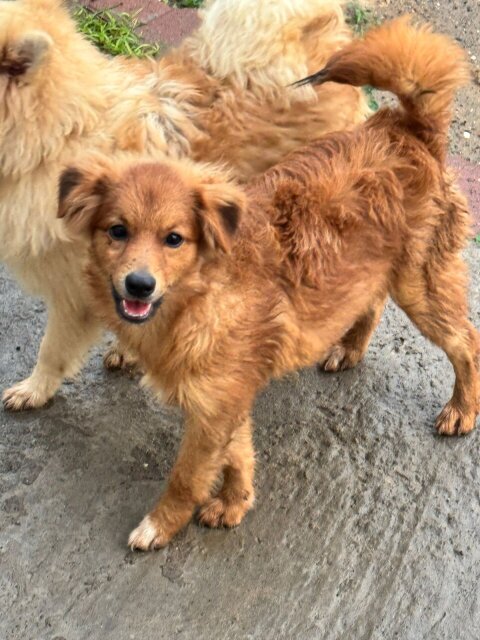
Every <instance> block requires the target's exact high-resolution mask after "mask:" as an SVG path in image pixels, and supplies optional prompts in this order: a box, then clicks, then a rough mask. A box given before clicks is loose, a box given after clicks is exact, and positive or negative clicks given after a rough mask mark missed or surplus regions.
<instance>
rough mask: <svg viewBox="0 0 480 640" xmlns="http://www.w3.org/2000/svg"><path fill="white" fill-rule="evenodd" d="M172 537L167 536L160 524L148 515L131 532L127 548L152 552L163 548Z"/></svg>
mask: <svg viewBox="0 0 480 640" xmlns="http://www.w3.org/2000/svg"><path fill="white" fill-rule="evenodd" d="M171 539H172V535H168V534H167V532H166V530H165V529H164V527H162V525H161V523H160V522H159V521H158V520H156V519H155V518H152V517H151V516H150V515H148V516H145V518H144V519H143V520H142V521H141V522H140V524H139V525H138V527H137V528H136V529H134V530H133V531H132V533H131V534H130V536H129V538H128V546H129V547H130V548H131V549H132V551H133V550H134V549H139V550H140V551H153V550H154V549H161V548H162V547H165V546H166V545H167V544H168V543H169V542H170V540H171Z"/></svg>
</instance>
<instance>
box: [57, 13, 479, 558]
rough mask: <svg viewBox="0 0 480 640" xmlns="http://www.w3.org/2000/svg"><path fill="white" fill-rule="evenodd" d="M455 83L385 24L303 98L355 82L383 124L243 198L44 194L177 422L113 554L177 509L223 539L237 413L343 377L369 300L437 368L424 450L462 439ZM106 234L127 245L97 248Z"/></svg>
mask: <svg viewBox="0 0 480 640" xmlns="http://www.w3.org/2000/svg"><path fill="white" fill-rule="evenodd" d="M405 55H408V60H405V57H404V56H405ZM467 78H468V70H467V65H466V62H465V56H464V54H463V52H462V50H461V49H460V48H459V47H458V46H457V45H456V44H455V43H454V42H453V41H451V40H450V39H449V38H447V37H445V36H440V35H436V34H433V33H431V31H430V30H429V29H428V28H425V27H421V28H414V27H412V26H411V25H410V23H409V22H408V21H407V20H397V21H394V22H392V23H390V24H386V25H385V26H383V27H380V28H379V29H377V30H375V31H374V32H372V33H370V34H369V35H367V37H366V38H365V40H364V41H363V42H355V43H352V44H351V45H349V46H348V47H346V48H345V49H344V50H343V51H342V52H340V53H338V54H336V55H335V56H334V57H333V58H332V59H331V60H330V61H329V62H328V64H327V66H326V68H325V69H324V70H323V71H322V72H321V73H320V74H317V75H316V76H315V78H314V79H315V80H317V81H328V80H332V79H335V80H339V81H342V82H352V83H355V84H364V83H367V82H369V83H370V84H372V85H374V86H378V87H379V88H382V89H384V88H388V89H390V90H392V91H394V92H395V93H396V94H397V95H398V96H399V98H400V100H401V102H402V105H403V107H399V108H398V109H383V110H381V111H380V112H379V113H377V114H376V115H375V116H373V117H372V118H370V120H369V121H368V122H367V123H366V124H364V125H363V126H360V127H358V128H357V129H356V130H355V131H353V132H351V133H335V134H330V135H328V136H326V137H324V138H322V139H320V140H317V141H316V142H314V143H312V144H311V145H310V146H308V147H305V148H304V149H302V150H299V151H297V152H294V153H293V154H292V155H291V156H290V157H289V158H288V159H286V160H285V161H284V162H282V163H281V164H279V165H278V166H276V167H274V168H272V169H270V170H269V171H267V172H266V173H265V174H264V175H263V176H262V177H258V178H256V179H254V180H253V181H251V182H250V183H249V185H248V186H247V188H246V193H244V192H243V191H242V190H240V189H239V188H238V187H236V186H235V185H233V184H232V183H231V182H229V181H227V180H225V177H224V176H222V174H221V172H218V171H216V170H214V169H212V168H211V167H208V166H194V165H193V164H191V163H187V162H185V161H183V162H182V161H170V162H163V163H158V162H151V161H148V160H145V161H143V162H141V163H138V162H134V161H132V160H131V159H129V158H126V159H123V160H122V161H116V162H115V161H111V160H102V159H98V158H97V159H95V158H87V159H86V160H85V161H84V162H83V163H82V164H80V165H79V166H78V167H77V168H75V169H71V170H69V171H67V172H66V173H65V174H64V175H63V178H62V182H61V198H60V215H61V216H62V217H64V218H65V219H66V221H67V223H68V225H69V226H70V228H71V231H75V232H76V233H77V234H80V233H84V234H85V232H87V233H86V234H85V235H86V237H90V239H91V258H90V262H89V267H88V281H89V284H90V289H91V293H92V300H93V305H94V307H95V308H96V310H97V312H98V313H99V314H100V315H101V316H102V318H103V319H104V321H105V322H106V323H107V324H108V325H109V326H110V328H111V329H113V330H114V331H115V332H116V333H117V334H118V335H119V336H120V337H121V340H122V341H125V342H126V343H127V344H128V346H129V348H130V349H131V350H132V351H134V352H135V353H136V354H138V356H139V358H140V360H141V363H142V366H143V367H144V369H145V371H146V372H147V375H146V381H147V383H148V384H149V385H150V386H152V387H153V388H154V389H155V390H156V391H157V392H158V393H159V394H161V395H162V397H163V398H164V399H165V400H166V401H167V402H170V403H175V404H177V405H180V407H182V409H183V410H184V412H185V416H186V430H185V435H184V439H183V443H182V446H181V450H180V453H179V456H178V459H177V462H176V464H175V466H174V469H173V471H172V474H171V477H170V480H169V483H168V487H167V489H166V491H165V493H164V495H163V496H162V497H161V499H160V501H159V502H158V504H157V505H156V506H155V507H154V509H153V510H152V511H151V512H150V513H149V514H148V516H146V517H145V518H144V520H143V521H142V522H141V523H140V525H139V527H138V528H137V529H135V530H134V531H133V532H132V534H131V536H130V544H131V546H132V547H136V548H139V549H149V548H155V547H159V546H163V545H165V544H167V543H168V541H169V540H170V539H171V537H172V536H173V535H174V534H175V533H176V532H177V531H178V530H179V529H180V528H182V527H183V526H184V525H185V524H186V523H187V522H188V521H189V520H190V518H191V516H192V514H193V512H194V509H195V508H196V507H200V514H199V518H200V521H201V522H202V523H205V524H207V525H210V526H220V525H227V526H233V525H236V524H238V523H239V522H240V521H241V519H242V517H243V516H244V514H245V513H246V512H247V511H248V509H249V508H250V507H251V505H252V503H253V484H252V481H253V468H254V453H253V447H252V440H251V418H250V415H251V409H252V404H253V401H254V398H255V396H256V394H257V393H258V391H259V390H260V389H261V388H262V387H263V386H264V385H265V384H267V382H268V380H269V379H270V378H272V377H275V376H281V375H283V374H284V373H286V372H288V371H291V370H292V369H297V368H299V367H304V366H307V365H312V364H314V363H315V362H321V363H323V365H324V367H325V368H326V369H328V370H338V369H341V368H344V367H347V366H348V367H349V366H353V365H355V364H356V363H357V362H358V361H359V360H360V358H361V357H362V356H363V354H364V353H365V350H366V349H367V346H368V342H369V339H370V337H371V334H372V332H373V330H374V329H375V326H376V323H377V322H378V319H379V317H380V315H381V312H382V309H383V304H384V301H385V298H386V296H387V294H390V295H391V296H392V298H393V300H394V301H395V302H396V303H397V304H398V305H399V306H400V307H401V308H402V309H403V310H404V311H405V313H407V314H408V316H409V318H410V319H411V320H412V322H413V323H414V324H415V325H416V326H417V327H418V328H419V329H420V331H422V333H423V334H424V335H425V336H426V337H427V338H429V339H430V340H432V341H433V342H434V343H435V344H437V345H438V346H439V347H441V348H442V349H443V350H444V351H445V353H446V354H447V355H448V357H449V359H450V361H451V363H452V365H453V367H454V370H455V375H456V382H455V388H454V392H453V396H452V398H451V400H450V401H449V402H448V403H447V405H446V406H445V407H444V409H443V410H442V411H441V413H440V415H439V417H438V419H437V423H436V426H437V429H438V431H439V432H440V433H442V434H464V433H468V432H469V431H471V430H472V429H473V428H474V425H475V419H476V415H477V412H478V411H479V408H480V407H479V400H480V397H479V396H480V386H479V351H480V341H479V336H478V333H477V331H476V330H475V328H474V327H473V326H472V325H471V324H470V322H469V321H468V319H467V303H466V273H465V271H466V270H465V266H464V264H463V262H462V260H461V258H460V255H459V252H460V250H461V249H462V247H463V246H464V244H465V241H466V237H467V234H468V227H469V222H470V221H469V215H468V212H467V209H466V204H465V199H464V198H463V196H462V195H461V194H460V193H459V192H458V191H457V189H456V187H455V186H454V184H453V183H452V181H451V178H450V176H449V175H448V173H447V172H446V170H445V165H444V151H445V141H446V132H447V125H448V120H449V110H450V105H451V101H452V98H453V94H454V90H455V89H456V88H457V87H458V86H459V85H461V84H462V83H464V82H465V81H466V80H467ZM119 224H122V225H124V226H125V227H126V230H127V232H128V237H127V238H126V239H123V240H112V238H111V237H110V236H109V231H108V230H109V229H111V227H112V226H113V225H119ZM172 230H174V231H175V232H176V233H177V234H180V235H181V236H183V238H184V242H183V244H182V245H180V246H179V247H177V248H172V247H169V246H167V245H166V244H165V239H166V237H167V234H169V233H170V232H171V231H172ZM138 270H142V271H148V272H149V273H150V274H152V275H153V276H154V277H155V279H156V289H155V291H154V292H153V293H152V294H151V298H150V300H151V301H152V302H155V301H157V302H158V301H160V300H161V304H160V306H159V308H158V311H157V313H156V315H155V316H154V317H152V318H151V319H150V320H148V322H147V323H146V324H142V325H134V324H131V323H129V322H126V321H125V319H123V318H122V317H121V316H120V313H117V312H116V305H115V303H114V299H113V297H112V285H113V288H114V290H115V291H116V292H117V295H120V296H124V295H125V294H124V291H125V278H126V276H127V274H129V273H131V272H133V271H138ZM127 297H128V295H127ZM222 470H223V472H224V479H223V485H222V487H221V488H220V490H219V492H218V493H217V494H216V495H212V494H211V492H212V490H213V487H214V486H215V481H216V479H217V477H218V476H219V474H220V473H221V471H222Z"/></svg>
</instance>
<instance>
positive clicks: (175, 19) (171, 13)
mask: <svg viewBox="0 0 480 640" xmlns="http://www.w3.org/2000/svg"><path fill="white" fill-rule="evenodd" d="M82 4H84V5H85V6H87V7H90V8H92V9H107V8H108V9H114V10H115V11H127V12H129V13H135V12H137V11H138V12H139V20H140V23H141V25H140V26H139V29H138V30H139V33H140V34H141V36H142V37H143V38H144V39H145V40H147V41H149V42H155V43H163V44H166V45H168V46H175V45H178V44H179V43H180V42H181V41H182V40H183V39H184V38H185V37H186V36H187V35H188V34H189V33H191V32H192V31H193V29H195V27H196V26H197V25H198V23H199V18H198V14H197V11H196V10H195V9H176V8H174V7H170V6H168V5H166V4H165V3H163V2H161V0H84V1H83V2H82ZM449 163H450V165H451V166H452V167H453V168H454V169H455V170H456V171H457V172H458V176H459V182H460V185H461V187H462V189H463V191H464V192H465V193H466V195H467V196H468V198H469V202H470V206H471V208H472V212H473V217H474V223H475V233H480V165H479V164H475V163H473V162H470V161H468V160H465V159H464V158H462V157H460V156H450V158H449Z"/></svg>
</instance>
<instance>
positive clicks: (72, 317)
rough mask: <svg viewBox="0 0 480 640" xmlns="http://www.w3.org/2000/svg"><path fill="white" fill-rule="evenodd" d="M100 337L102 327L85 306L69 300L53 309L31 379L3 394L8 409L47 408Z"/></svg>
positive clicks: (50, 308) (49, 310) (51, 309)
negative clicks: (47, 404) (45, 405)
mask: <svg viewBox="0 0 480 640" xmlns="http://www.w3.org/2000/svg"><path fill="white" fill-rule="evenodd" d="M100 335H101V325H100V324H99V322H98V320H96V319H95V318H94V317H93V315H92V314H91V313H90V311H89V310H88V309H87V308H86V306H85V305H83V304H74V303H73V302H68V299H66V298H64V299H63V304H61V305H59V304H52V305H50V307H49V309H48V322H47V330H46V332H45V335H44V337H43V340H42V344H41V345H40V351H39V354H38V360H37V364H36V365H35V368H34V369H33V371H32V374H31V375H30V377H28V378H26V379H25V380H22V381H21V382H17V384H15V385H13V387H10V389H7V390H6V391H5V392H4V393H3V404H4V406H5V408H6V409H9V410H10V411H21V410H22V409H36V408H38V407H42V406H43V405H44V404H46V403H47V402H48V400H50V398H52V397H53V395H54V394H55V392H56V391H57V389H58V388H59V386H60V385H61V384H62V382H63V380H64V379H65V378H67V377H71V376H74V375H75V374H76V373H77V372H78V370H79V369H80V367H81V366H82V364H83V362H84V360H85V356H86V355H87V353H88V350H89V349H90V347H91V346H92V345H93V344H94V343H95V342H96V341H97V340H98V339H99V337H100Z"/></svg>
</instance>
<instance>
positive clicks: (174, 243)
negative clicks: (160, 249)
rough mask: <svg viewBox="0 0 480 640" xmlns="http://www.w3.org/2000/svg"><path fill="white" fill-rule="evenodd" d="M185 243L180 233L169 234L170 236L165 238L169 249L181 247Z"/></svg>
mask: <svg viewBox="0 0 480 640" xmlns="http://www.w3.org/2000/svg"><path fill="white" fill-rule="evenodd" d="M182 242H183V238H182V236H181V235H179V234H178V233H169V234H168V236H167V237H166V238H165V244H166V245H167V247H173V248H176V247H179V246H180V245H181V244H182Z"/></svg>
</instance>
